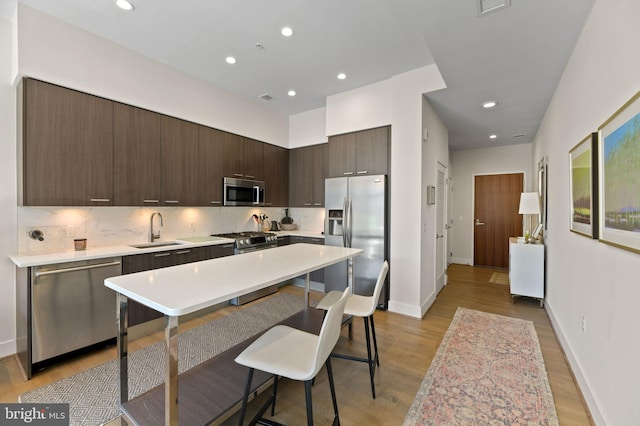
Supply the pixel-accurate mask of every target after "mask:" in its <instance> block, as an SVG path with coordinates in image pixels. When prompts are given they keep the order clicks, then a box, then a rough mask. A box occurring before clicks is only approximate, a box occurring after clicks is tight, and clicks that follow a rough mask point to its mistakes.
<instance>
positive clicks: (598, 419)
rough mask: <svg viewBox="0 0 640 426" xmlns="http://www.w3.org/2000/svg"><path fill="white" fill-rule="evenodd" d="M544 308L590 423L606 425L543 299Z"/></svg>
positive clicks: (551, 307) (589, 388)
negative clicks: (580, 395)
mask: <svg viewBox="0 0 640 426" xmlns="http://www.w3.org/2000/svg"><path fill="white" fill-rule="evenodd" d="M545 310H546V311H547V316H548V317H549V321H550V322H551V327H552V328H553V332H554V334H555V335H556V338H557V339H558V342H559V343H560V348H561V349H562V354H563V355H564V358H565V360H566V361H567V363H568V364H569V367H570V370H571V375H572V376H573V379H574V380H575V382H576V383H577V384H578V388H579V389H580V393H581V394H582V400H583V401H584V403H585V405H586V408H587V412H588V413H589V416H590V417H591V420H592V423H593V424H595V425H606V424H607V422H606V421H605V419H604V417H603V415H602V412H601V411H600V407H599V405H598V402H597V401H596V398H595V397H594V396H593V394H592V393H591V387H590V386H589V381H588V380H587V378H586V377H585V376H584V374H582V369H581V368H580V363H579V362H578V360H577V359H576V357H575V356H574V354H573V350H572V349H571V345H570V344H569V342H568V340H567V339H566V338H565V335H564V333H563V332H562V327H561V326H560V323H559V322H558V319H557V317H556V316H555V314H554V312H553V305H552V304H551V303H550V302H549V301H548V300H545Z"/></svg>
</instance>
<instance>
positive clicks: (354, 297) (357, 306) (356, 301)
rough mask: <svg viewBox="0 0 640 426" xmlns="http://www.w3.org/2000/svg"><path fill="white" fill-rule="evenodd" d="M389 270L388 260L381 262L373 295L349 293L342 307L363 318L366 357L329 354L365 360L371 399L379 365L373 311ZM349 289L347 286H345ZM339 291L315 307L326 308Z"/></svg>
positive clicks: (346, 313)
mask: <svg viewBox="0 0 640 426" xmlns="http://www.w3.org/2000/svg"><path fill="white" fill-rule="evenodd" d="M388 271H389V262H387V261H386V260H385V261H384V263H383V264H382V269H381V270H380V273H379V274H378V280H377V281H376V286H375V288H374V290H373V295H371V296H361V295H359V294H351V293H349V297H348V298H347V304H346V305H345V308H344V314H345V315H351V316H352V317H361V318H363V319H364V330H365V337H366V341H367V358H359V357H355V356H351V355H342V354H335V353H334V354H331V356H333V357H336V358H342V359H348V360H352V361H360V362H366V363H367V364H369V378H370V380H371V395H372V396H373V399H376V387H375V384H374V381H373V377H374V375H375V372H376V365H377V366H378V367H379V366H380V358H379V357H378V342H377V340H376V327H375V325H374V323H373V313H374V312H375V310H376V306H377V304H378V299H379V298H380V292H381V291H382V286H383V285H384V281H385V278H386V277H387V272H388ZM347 290H349V288H347ZM340 296H341V292H339V291H330V292H329V293H327V294H326V295H325V296H324V297H323V298H322V300H321V301H320V302H319V303H318V305H317V306H316V308H317V309H324V310H327V309H328V308H329V307H330V306H331V305H332V304H333V303H335V300H337V299H338V298H340ZM369 322H371V334H372V335H373V347H374V356H373V357H372V356H371V339H370V337H369ZM351 336H352V335H351V323H349V338H351Z"/></svg>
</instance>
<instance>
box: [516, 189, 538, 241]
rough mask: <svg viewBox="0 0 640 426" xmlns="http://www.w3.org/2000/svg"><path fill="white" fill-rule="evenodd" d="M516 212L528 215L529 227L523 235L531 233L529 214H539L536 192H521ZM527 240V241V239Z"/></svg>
mask: <svg viewBox="0 0 640 426" xmlns="http://www.w3.org/2000/svg"><path fill="white" fill-rule="evenodd" d="M518 214H526V215H529V229H527V230H526V232H525V237H527V236H529V235H531V228H532V226H531V215H534V214H537V215H539V214H540V198H539V197H538V193H537V192H523V193H522V194H520V208H519V210H518ZM527 242H529V241H527Z"/></svg>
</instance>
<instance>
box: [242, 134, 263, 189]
mask: <svg viewBox="0 0 640 426" xmlns="http://www.w3.org/2000/svg"><path fill="white" fill-rule="evenodd" d="M263 157H264V143H263V142H260V141H256V140H253V139H249V138H244V169H243V173H244V177H245V178H247V179H252V180H264V158H263Z"/></svg>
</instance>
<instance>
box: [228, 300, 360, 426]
mask: <svg viewBox="0 0 640 426" xmlns="http://www.w3.org/2000/svg"><path fill="white" fill-rule="evenodd" d="M348 295H349V291H348V289H347V290H345V291H344V292H343V293H342V297H340V298H339V299H338V300H337V301H336V302H335V303H334V304H333V305H332V306H330V307H329V308H328V310H327V313H326V315H325V317H324V320H323V322H322V328H321V329H320V334H319V335H317V336H316V335H315V334H312V333H307V332H305V331H301V330H298V329H295V328H292V327H288V326H286V325H276V326H274V327H272V328H270V329H269V330H267V332H265V333H264V334H263V335H262V336H260V337H258V339H257V340H256V341H254V342H253V343H252V344H251V345H249V346H248V347H247V348H246V349H245V350H244V351H242V353H240V355H238V356H237V358H236V359H235V361H236V362H237V363H238V364H241V365H244V366H246V367H249V377H248V379H247V384H246V388H245V392H244V397H243V399H242V410H241V412H240V421H239V424H240V425H242V424H243V423H244V417H245V415H246V409H247V401H248V398H249V393H250V391H251V380H252V378H253V371H254V370H255V369H258V370H261V371H265V372H267V373H270V374H273V376H274V384H273V393H272V395H271V397H270V398H269V400H267V402H266V403H265V404H264V405H263V406H262V408H261V409H260V410H259V412H258V414H257V415H256V416H255V417H254V419H253V420H252V421H251V423H250V424H252V425H253V424H255V423H256V422H258V423H260V424H276V423H275V422H269V421H267V420H264V419H260V417H261V416H262V414H263V413H264V412H265V411H266V409H267V408H268V407H269V405H271V415H273V414H274V411H275V403H276V401H275V399H276V392H277V390H278V376H282V377H286V378H289V379H291V380H299V381H304V385H305V396H306V402H307V424H308V425H313V410H312V404H311V381H312V380H313V378H314V377H316V375H317V374H318V372H319V371H320V369H321V368H322V366H323V365H326V366H327V374H328V375H329V387H330V389H331V400H332V402H333V412H334V420H333V424H334V425H339V424H340V419H339V417H338V404H337V401H336V392H335V387H334V384H333V372H332V370H331V362H330V360H329V355H330V354H331V351H332V350H333V348H334V346H335V345H336V343H337V342H338V338H339V337H340V329H341V321H342V316H343V314H344V307H345V303H346V301H347V297H348Z"/></svg>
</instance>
